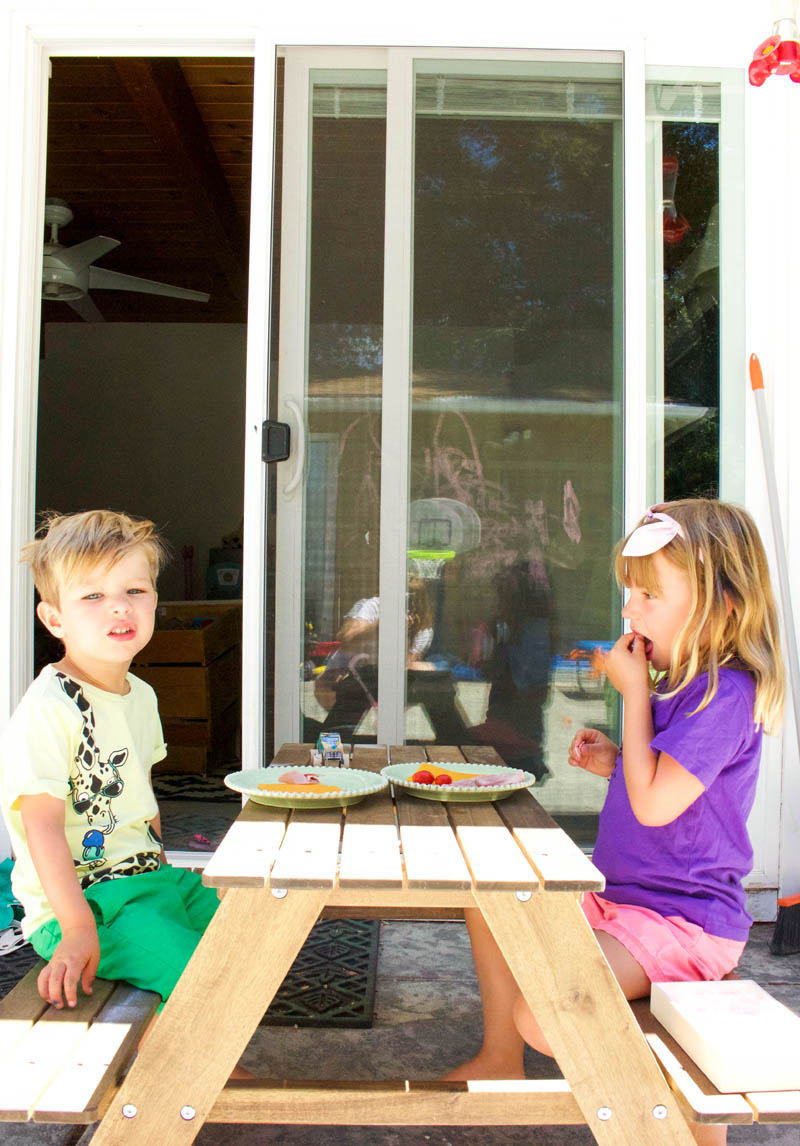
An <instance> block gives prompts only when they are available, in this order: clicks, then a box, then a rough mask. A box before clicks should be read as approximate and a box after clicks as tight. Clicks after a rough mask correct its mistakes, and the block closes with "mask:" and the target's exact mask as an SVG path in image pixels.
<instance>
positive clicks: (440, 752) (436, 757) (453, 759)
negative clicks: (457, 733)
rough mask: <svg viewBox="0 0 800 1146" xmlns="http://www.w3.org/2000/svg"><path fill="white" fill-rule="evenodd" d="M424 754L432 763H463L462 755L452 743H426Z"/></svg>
mask: <svg viewBox="0 0 800 1146" xmlns="http://www.w3.org/2000/svg"><path fill="white" fill-rule="evenodd" d="M425 755H426V756H427V758H428V760H430V762H431V763H432V764H463V763H464V755H463V753H462V751H461V749H460V748H457V747H456V746H455V745H454V744H427V745H426V746H425Z"/></svg>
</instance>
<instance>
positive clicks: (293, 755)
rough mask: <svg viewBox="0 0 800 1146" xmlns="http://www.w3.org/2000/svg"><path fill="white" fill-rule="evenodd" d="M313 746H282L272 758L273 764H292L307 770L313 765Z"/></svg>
mask: <svg viewBox="0 0 800 1146" xmlns="http://www.w3.org/2000/svg"><path fill="white" fill-rule="evenodd" d="M312 748H313V744H281V746H280V748H279V749H278V750H277V751H276V753H275V755H274V756H273V758H272V763H273V764H292V765H294V767H295V768H306V767H308V765H309V764H310V763H311V750H312Z"/></svg>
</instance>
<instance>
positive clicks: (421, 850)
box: [395, 792, 472, 888]
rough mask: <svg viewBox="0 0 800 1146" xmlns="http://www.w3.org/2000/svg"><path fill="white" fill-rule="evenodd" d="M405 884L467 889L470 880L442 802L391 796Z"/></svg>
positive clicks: (419, 886)
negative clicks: (398, 831)
mask: <svg viewBox="0 0 800 1146" xmlns="http://www.w3.org/2000/svg"><path fill="white" fill-rule="evenodd" d="M395 805H396V808H397V821H398V823H399V825H400V839H401V841H402V845H403V859H404V863H405V869H406V875H407V877H408V886H409V887H415V888H469V887H471V886H472V879H471V876H470V873H469V869H468V868H467V865H466V863H465V862H464V857H463V856H462V855H461V850H460V848H459V846H458V843H457V842H456V838H455V836H454V835H453V829H452V827H451V826H450V821H449V820H448V818H447V812H446V811H445V809H444V805H443V804H441V803H438V802H434V801H432V800H420V799H417V798H415V797H414V796H406V795H405V794H403V793H402V792H398V793H396V795H395Z"/></svg>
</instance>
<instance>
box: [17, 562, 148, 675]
mask: <svg viewBox="0 0 800 1146" xmlns="http://www.w3.org/2000/svg"><path fill="white" fill-rule="evenodd" d="M157 600H158V596H157V594H156V591H155V589H154V588H153V582H152V575H151V571H150V563H149V562H148V560H147V555H146V554H145V552H144V550H143V549H141V548H138V549H131V550H130V551H129V552H128V553H126V554H125V555H124V557H121V558H120V560H119V561H117V562H116V564H115V565H111V566H109V565H95V566H94V567H92V568H89V569H87V570H86V571H85V572H83V573H81V574H79V575H78V576H77V577H76V578H75V579H74V580H72V581H69V582H67V583H66V584H64V585H62V586H61V587H60V589H59V601H58V605H57V606H56V605H53V604H51V603H50V602H48V601H42V602H41V603H40V604H39V606H38V608H37V613H38V615H39V619H40V620H41V621H42V622H43V624H44V625H45V626H46V627H47V628H48V629H49V630H50V632H51V633H52V634H53V636H54V637H58V639H59V640H61V641H63V642H64V648H65V649H66V653H67V655H68V656H69V657H70V659H71V660H72V661H73V662H74V663H75V664H76V665H78V666H81V665H86V666H87V667H89V666H91V665H94V664H96V665H102V664H108V665H126V663H127V664H130V662H131V661H132V660H133V658H134V657H135V656H136V654H137V653H138V652H140V651H141V650H142V649H143V648H144V646H145V645H146V644H147V642H148V641H149V640H150V638H151V636H152V635H153V625H154V623H155V609H156V602H157Z"/></svg>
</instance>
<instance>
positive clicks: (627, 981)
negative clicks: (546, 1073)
mask: <svg viewBox="0 0 800 1146" xmlns="http://www.w3.org/2000/svg"><path fill="white" fill-rule="evenodd" d="M594 934H595V938H596V940H597V942H598V943H599V944H600V947H601V948H602V950H603V954H604V955H605V957H606V959H607V960H608V963H609V966H610V967H611V970H612V971H613V972H614V977H615V978H616V980H617V982H618V983H619V985H620V987H621V988H622V993H623V994H624V996H625V998H626V999H643V998H645V997H646V996H647V995H649V994H650V980H649V979H648V977H647V975H646V974H645V972H644V969H643V968H642V967H641V965H640V964H639V963H637V962H636V960H635V959H634V957H633V956H632V955H631V953H630V951H628V949H627V948H626V947H623V945H622V944H621V943H620V942H619V940H618V939H615V938H614V937H613V935H609V934H608V932H607V931H595V933H594ZM514 1021H515V1023H516V1026H517V1030H518V1031H519V1032H520V1034H521V1035H522V1037H523V1038H524V1040H525V1042H526V1043H529V1044H530V1046H532V1047H533V1048H534V1049H535V1050H537V1051H539V1053H540V1054H546V1055H550V1057H551V1058H552V1057H553V1052H552V1050H551V1049H550V1044H549V1043H548V1041H547V1039H546V1038H545V1037H544V1035H543V1033H542V1029H541V1027H540V1026H539V1024H538V1023H537V1022H536V1019H535V1018H534V1017H533V1014H532V1013H531V1010H530V1007H529V1006H528V1005H527V1003H526V1002H525V1000H524V999H523V998H522V996H521V995H519V994H518V995H517V999H516V1002H515V1004H514Z"/></svg>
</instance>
